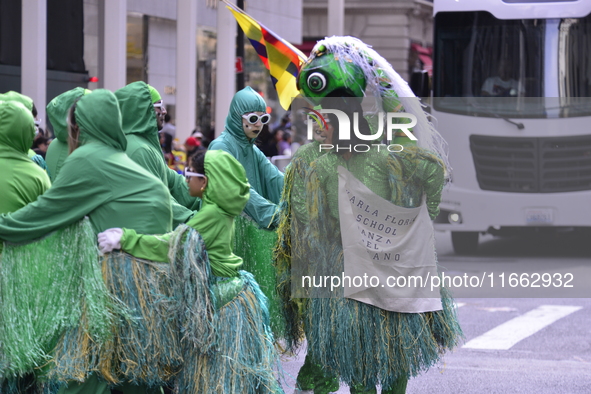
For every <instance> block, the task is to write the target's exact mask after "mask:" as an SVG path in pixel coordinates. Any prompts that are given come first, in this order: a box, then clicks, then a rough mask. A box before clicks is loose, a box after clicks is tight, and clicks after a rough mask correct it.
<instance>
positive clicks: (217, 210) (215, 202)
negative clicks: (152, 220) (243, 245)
mask: <svg viewBox="0 0 591 394" xmlns="http://www.w3.org/2000/svg"><path fill="white" fill-rule="evenodd" d="M185 174H186V176H187V180H188V185H189V193H190V194H191V196H194V197H200V198H201V199H202V201H203V206H202V207H201V210H200V211H199V212H198V213H197V214H196V215H195V216H193V217H192V218H191V219H190V220H189V221H188V222H187V223H186V224H187V226H189V227H192V228H194V229H195V230H197V231H198V232H199V234H201V237H202V238H203V241H204V242H205V247H206V249H207V254H208V256H209V262H210V266H211V269H212V272H213V274H214V275H216V276H220V277H225V278H230V277H235V276H237V275H238V270H239V269H240V267H241V266H242V258H240V257H238V256H236V255H235V254H234V253H233V252H232V235H233V233H234V218H235V217H236V216H237V215H240V212H242V210H243V209H244V206H245V205H246V202H247V201H248V197H249V187H250V185H249V184H248V181H247V180H246V173H245V171H244V168H243V167H242V165H240V163H239V162H238V161H237V160H236V159H235V158H233V157H232V156H231V155H230V154H228V153H227V152H224V151H202V152H200V153H198V154H197V155H195V156H193V159H192V162H191V167H190V168H189V169H188V170H187V171H186V172H185ZM171 236H172V233H167V234H164V235H147V234H140V233H139V232H138V231H136V230H134V229H129V228H124V229H118V228H116V229H109V230H107V231H105V232H103V233H101V234H99V236H98V240H99V249H100V250H101V252H103V253H107V252H110V251H112V250H113V249H122V250H124V251H125V252H127V253H129V254H132V255H134V256H136V257H140V258H143V259H148V260H152V261H159V262H168V252H169V243H170V242H169V241H170V238H171Z"/></svg>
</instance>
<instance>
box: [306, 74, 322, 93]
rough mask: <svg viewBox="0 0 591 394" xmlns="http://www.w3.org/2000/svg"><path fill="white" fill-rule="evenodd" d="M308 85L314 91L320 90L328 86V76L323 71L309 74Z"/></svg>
mask: <svg viewBox="0 0 591 394" xmlns="http://www.w3.org/2000/svg"><path fill="white" fill-rule="evenodd" d="M308 87H310V89H311V90H312V91H313V92H320V91H322V90H324V88H326V78H325V77H324V75H322V73H319V72H315V73H312V74H310V75H309V76H308Z"/></svg>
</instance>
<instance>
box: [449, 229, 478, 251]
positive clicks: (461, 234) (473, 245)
mask: <svg viewBox="0 0 591 394" xmlns="http://www.w3.org/2000/svg"><path fill="white" fill-rule="evenodd" d="M451 244H452V245H453V247H454V251H455V252H456V254H474V253H476V251H477V250H478V232H477V231H452V232H451Z"/></svg>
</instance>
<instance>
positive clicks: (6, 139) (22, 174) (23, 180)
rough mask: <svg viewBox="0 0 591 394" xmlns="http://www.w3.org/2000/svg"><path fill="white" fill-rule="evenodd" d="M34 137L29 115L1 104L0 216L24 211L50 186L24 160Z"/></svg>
mask: <svg viewBox="0 0 591 394" xmlns="http://www.w3.org/2000/svg"><path fill="white" fill-rule="evenodd" d="M34 135H35V127H34V124H33V116H32V115H31V111H29V110H28V109H27V108H25V106H24V105H22V104H20V103H18V102H10V101H8V102H2V101H0V173H1V174H2V176H1V177H0V190H1V191H2V198H0V213H9V212H14V211H16V210H18V209H20V208H22V207H24V206H25V205H27V204H29V203H31V202H33V201H35V200H36V199H37V197H38V196H40V195H41V194H43V193H45V191H46V190H47V189H49V187H50V186H51V182H50V181H49V177H48V176H47V174H46V173H45V171H43V170H42V169H41V168H39V166H37V165H36V164H35V163H33V161H31V159H30V158H29V157H28V156H27V152H28V150H29V147H30V146H31V143H32V142H33V137H34ZM0 253H2V246H1V245H0Z"/></svg>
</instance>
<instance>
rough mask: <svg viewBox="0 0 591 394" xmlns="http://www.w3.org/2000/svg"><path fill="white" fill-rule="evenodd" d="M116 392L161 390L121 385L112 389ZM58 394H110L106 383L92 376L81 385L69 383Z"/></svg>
mask: <svg viewBox="0 0 591 394" xmlns="http://www.w3.org/2000/svg"><path fill="white" fill-rule="evenodd" d="M117 392H120V393H123V394H161V393H162V389H161V388H159V387H158V388H152V389H149V388H146V387H145V386H138V385H135V384H130V383H123V384H121V385H119V386H116V387H115V388H114V389H113V393H117ZM58 394H111V389H110V388H109V385H108V384H107V383H106V382H104V381H102V380H99V379H98V378H97V377H96V375H94V374H93V375H90V376H89V377H88V379H86V380H85V381H84V382H82V383H78V382H70V383H69V384H68V386H67V387H66V386H63V387H62V388H61V389H60V390H59V391H58Z"/></svg>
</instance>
